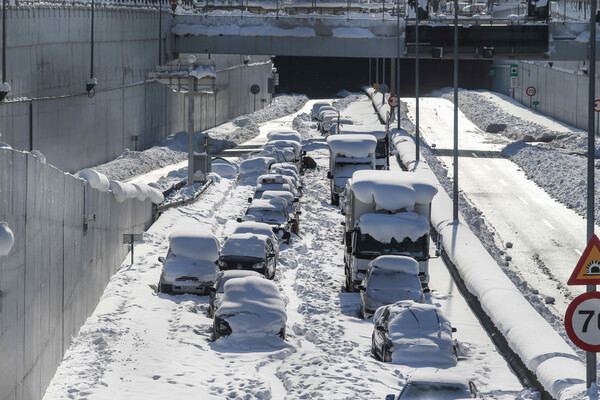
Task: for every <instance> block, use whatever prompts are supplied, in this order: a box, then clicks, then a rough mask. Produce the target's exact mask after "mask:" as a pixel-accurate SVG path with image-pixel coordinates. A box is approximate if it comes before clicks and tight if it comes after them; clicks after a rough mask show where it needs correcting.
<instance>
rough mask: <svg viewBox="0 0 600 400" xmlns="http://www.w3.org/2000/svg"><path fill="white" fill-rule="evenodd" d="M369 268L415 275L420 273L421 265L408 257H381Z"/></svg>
mask: <svg viewBox="0 0 600 400" xmlns="http://www.w3.org/2000/svg"><path fill="white" fill-rule="evenodd" d="M369 267H370V268H374V267H375V268H381V269H386V270H390V271H395V272H404V273H406V274H414V275H417V274H418V273H419V263H418V262H417V261H416V260H415V259H414V258H412V257H407V256H379V257H377V258H376V259H374V260H373V261H371V262H370V263H369Z"/></svg>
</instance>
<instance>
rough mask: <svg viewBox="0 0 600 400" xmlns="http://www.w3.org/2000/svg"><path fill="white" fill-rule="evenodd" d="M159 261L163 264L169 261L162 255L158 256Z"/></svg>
mask: <svg viewBox="0 0 600 400" xmlns="http://www.w3.org/2000/svg"><path fill="white" fill-rule="evenodd" d="M158 261H159V262H160V263H162V264H164V263H166V262H167V260H166V259H165V258H164V257H162V256H161V257H158Z"/></svg>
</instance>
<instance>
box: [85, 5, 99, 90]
mask: <svg viewBox="0 0 600 400" xmlns="http://www.w3.org/2000/svg"><path fill="white" fill-rule="evenodd" d="M91 16H92V22H91V24H90V28H91V29H90V30H91V33H90V77H89V78H88V80H87V81H86V82H85V91H86V92H87V93H88V97H89V98H92V97H94V95H95V94H96V89H95V87H96V84H97V83H98V80H97V79H96V78H94V0H92V13H91Z"/></svg>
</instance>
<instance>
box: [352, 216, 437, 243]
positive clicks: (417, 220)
mask: <svg viewBox="0 0 600 400" xmlns="http://www.w3.org/2000/svg"><path fill="white" fill-rule="evenodd" d="M359 224H360V232H361V233H362V234H367V235H370V236H371V237H373V239H375V240H377V241H378V242H381V243H390V242H391V241H392V239H395V240H396V241H397V242H401V241H403V240H404V239H406V238H410V239H411V240H413V241H415V240H417V239H418V238H420V237H421V236H424V235H425V234H427V233H429V232H430V227H429V221H428V220H427V218H426V217H425V216H423V215H419V214H417V213H413V212H403V213H400V214H376V213H369V214H364V215H362V216H361V217H360V218H358V219H357V220H356V225H357V226H358V225H359Z"/></svg>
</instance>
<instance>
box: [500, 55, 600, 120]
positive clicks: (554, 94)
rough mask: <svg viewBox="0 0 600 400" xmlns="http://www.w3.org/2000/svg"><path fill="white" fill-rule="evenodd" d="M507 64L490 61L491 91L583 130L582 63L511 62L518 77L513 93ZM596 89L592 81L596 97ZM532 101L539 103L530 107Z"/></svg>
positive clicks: (585, 101)
mask: <svg viewBox="0 0 600 400" xmlns="http://www.w3.org/2000/svg"><path fill="white" fill-rule="evenodd" d="M509 64H511V63H510V62H494V65H493V68H494V70H495V75H494V79H493V90H494V91H496V92H499V93H503V94H506V95H508V96H512V97H514V99H515V100H517V101H518V102H520V103H522V104H524V105H526V106H530V104H531V108H533V109H535V110H537V111H538V112H540V113H542V114H545V115H548V116H550V117H552V118H554V119H557V120H558V121H562V122H565V123H567V124H569V125H572V126H574V127H577V128H580V129H583V130H587V124H588V121H587V115H588V113H587V111H588V110H587V104H588V76H587V75H586V74H584V73H583V72H582V67H584V68H585V65H584V64H581V63H580V62H554V63H551V65H552V66H550V63H547V62H527V61H521V62H518V63H517V62H514V63H513V64H518V66H519V72H518V74H519V75H518V77H517V87H516V88H515V89H514V90H513V91H511V89H510V80H509V70H508V69H509ZM596 68H598V67H596ZM529 86H533V87H535V89H536V94H535V95H534V96H531V97H529V96H528V95H527V93H526V89H527V88H528V87H529ZM599 90H600V85H598V79H597V78H596V93H597V94H600V92H599ZM598 97H599V96H598V95H597V96H596V98H598ZM530 101H531V103H530ZM535 101H538V102H539V104H538V105H533V102H535Z"/></svg>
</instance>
